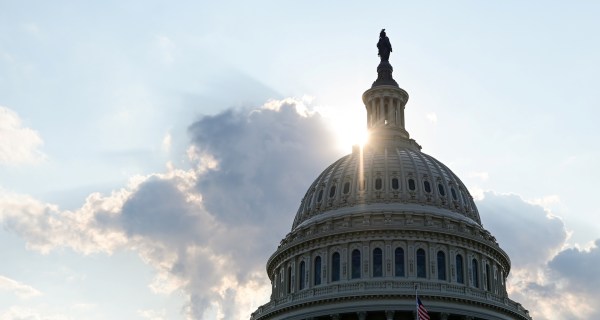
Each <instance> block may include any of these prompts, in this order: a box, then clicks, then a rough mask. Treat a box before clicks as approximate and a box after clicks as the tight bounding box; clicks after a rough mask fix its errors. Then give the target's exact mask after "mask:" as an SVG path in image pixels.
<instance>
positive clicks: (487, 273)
mask: <svg viewBox="0 0 600 320" xmlns="http://www.w3.org/2000/svg"><path fill="white" fill-rule="evenodd" d="M491 275H492V273H491V272H490V265H489V264H487V263H486V264H485V280H486V281H485V282H486V284H487V288H486V289H487V291H492V277H491Z"/></svg>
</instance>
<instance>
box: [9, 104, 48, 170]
mask: <svg viewBox="0 0 600 320" xmlns="http://www.w3.org/2000/svg"><path fill="white" fill-rule="evenodd" d="M42 144H43V141H42V138H40V136H39V134H38V133H37V132H36V131H34V130H32V129H30V128H27V127H23V124H22V123H21V118H20V117H19V115H18V114H17V113H16V112H14V111H13V110H11V109H9V108H6V107H3V106H0V165H1V164H4V165H19V164H31V163H37V162H40V161H42V160H43V159H44V158H45V157H46V156H45V155H44V154H43V153H42V152H41V151H40V150H39V148H40V147H41V146H42Z"/></svg>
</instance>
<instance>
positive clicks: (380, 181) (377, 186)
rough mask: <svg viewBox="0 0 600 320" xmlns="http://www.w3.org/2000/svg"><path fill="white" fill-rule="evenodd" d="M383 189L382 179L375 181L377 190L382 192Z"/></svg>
mask: <svg viewBox="0 0 600 320" xmlns="http://www.w3.org/2000/svg"><path fill="white" fill-rule="evenodd" d="M381 188H383V180H381V178H377V179H375V190H381Z"/></svg>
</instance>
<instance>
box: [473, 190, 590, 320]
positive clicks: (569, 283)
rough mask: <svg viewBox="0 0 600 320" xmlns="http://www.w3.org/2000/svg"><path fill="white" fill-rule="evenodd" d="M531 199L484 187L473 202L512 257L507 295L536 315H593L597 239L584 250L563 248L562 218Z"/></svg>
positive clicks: (540, 318) (538, 318) (550, 318)
mask: <svg viewBox="0 0 600 320" xmlns="http://www.w3.org/2000/svg"><path fill="white" fill-rule="evenodd" d="M545 198H547V199H554V197H552V196H550V197H545ZM535 202H536V203H539V204H536V203H534V202H528V201H525V200H523V199H521V198H520V197H519V196H517V195H514V194H497V193H494V192H485V193H484V198H483V199H482V200H479V201H478V203H477V206H478V208H479V211H480V213H481V216H482V221H483V222H484V223H485V225H486V227H487V228H488V230H490V232H491V233H492V234H493V235H494V236H495V237H496V238H497V240H498V243H499V244H500V247H501V248H503V249H504V250H505V251H506V252H507V253H508V255H509V257H510V258H511V260H512V269H511V272H510V276H509V280H508V281H507V285H508V286H507V287H508V291H509V295H510V297H511V298H512V299H514V300H516V301H518V302H520V303H522V304H523V306H525V308H528V309H529V311H530V313H531V315H532V317H533V318H534V319H536V320H545V319H547V320H555V319H569V320H570V319H582V320H583V319H593V318H597V317H598V316H600V306H598V304H597V301H598V298H599V297H600V290H599V289H598V288H600V282H598V277H597V276H596V274H595V273H596V272H595V271H596V269H597V268H596V266H597V265H599V264H600V254H599V249H598V244H600V240H597V241H596V246H594V247H592V248H590V249H588V250H579V249H574V248H565V245H566V240H567V239H568V234H567V231H566V229H565V225H564V223H563V221H562V220H561V219H559V218H557V217H555V216H553V215H552V214H551V212H550V211H549V209H547V208H545V207H542V206H541V205H540V204H546V205H548V204H552V203H554V202H553V201H535Z"/></svg>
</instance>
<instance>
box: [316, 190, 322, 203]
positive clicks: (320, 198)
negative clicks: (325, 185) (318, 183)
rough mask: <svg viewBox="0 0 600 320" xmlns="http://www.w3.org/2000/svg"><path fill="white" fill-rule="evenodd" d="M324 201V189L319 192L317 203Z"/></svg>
mask: <svg viewBox="0 0 600 320" xmlns="http://www.w3.org/2000/svg"><path fill="white" fill-rule="evenodd" d="M321 200H323V189H321V190H319V195H318V196H317V202H321Z"/></svg>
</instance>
